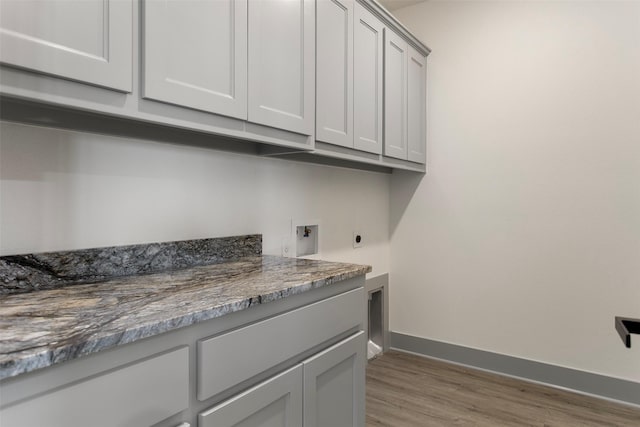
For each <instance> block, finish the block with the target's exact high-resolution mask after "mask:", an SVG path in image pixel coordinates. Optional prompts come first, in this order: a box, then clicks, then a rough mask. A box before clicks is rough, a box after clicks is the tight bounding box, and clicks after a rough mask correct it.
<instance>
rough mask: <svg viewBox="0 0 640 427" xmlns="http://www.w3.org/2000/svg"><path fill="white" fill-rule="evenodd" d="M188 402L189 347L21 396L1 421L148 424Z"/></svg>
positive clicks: (62, 426) (7, 424) (26, 426)
mask: <svg viewBox="0 0 640 427" xmlns="http://www.w3.org/2000/svg"><path fill="white" fill-rule="evenodd" d="M43 382H45V383H46V382H47V381H46V380H44V381H43ZM7 397H10V396H7ZM3 398H4V397H3ZM188 407H189V349H188V348H187V347H182V348H179V349H176V350H173V351H170V352H167V353H164V354H161V355H158V356H155V357H152V358H150V359H147V360H144V361H140V362H137V363H134V364H132V365H128V366H125V367H123V368H119V369H116V370H113V371H107V372H105V373H101V374H99V375H97V376H93V377H90V378H86V379H82V380H80V381H78V382H72V383H71V384H69V385H67V386H64V387H61V388H58V389H54V390H53V391H52V392H50V393H45V394H41V395H36V396H35V397H33V398H31V399H25V400H23V401H18V402H17V403H16V404H15V405H11V406H9V407H7V408H3V409H2V410H0V425H2V427H35V426H47V427H73V426H78V427H79V426H92V427H116V426H120V427H130V426H149V425H152V424H155V423H157V422H159V421H162V420H164V419H165V418H167V417H169V416H171V415H173V414H176V413H179V412H180V411H183V410H185V409H187V408H188Z"/></svg>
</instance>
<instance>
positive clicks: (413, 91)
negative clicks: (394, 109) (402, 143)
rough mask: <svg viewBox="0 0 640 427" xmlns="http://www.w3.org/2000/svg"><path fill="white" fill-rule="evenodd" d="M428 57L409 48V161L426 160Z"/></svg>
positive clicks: (420, 161)
mask: <svg viewBox="0 0 640 427" xmlns="http://www.w3.org/2000/svg"><path fill="white" fill-rule="evenodd" d="M426 59H427V58H426V57H424V56H423V55H422V54H421V53H420V52H418V51H417V50H416V49H414V48H413V47H411V46H409V57H408V65H407V146H408V156H407V160H410V161H412V162H417V163H425V160H426V131H425V129H426V127H425V123H426V119H427V117H426V96H427V92H426V77H427V74H426V68H427V67H426V65H427V62H426Z"/></svg>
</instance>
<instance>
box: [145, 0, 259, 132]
mask: <svg viewBox="0 0 640 427" xmlns="http://www.w3.org/2000/svg"><path fill="white" fill-rule="evenodd" d="M143 19H144V39H143V46H144V48H143V52H144V89H143V96H144V97H145V98H149V99H155V100H158V101H165V102H169V103H172V104H176V105H181V106H184V107H190V108H195V109H197V110H202V111H208V112H211V113H216V114H222V115H225V116H230V117H236V118H239V119H245V120H246V119H247V0H211V1H196V2H188V3H184V2H180V1H175V0H162V1H161V0H155V1H147V2H145V3H144V8H143Z"/></svg>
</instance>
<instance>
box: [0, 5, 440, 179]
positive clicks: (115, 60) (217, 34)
mask: <svg viewBox="0 0 640 427" xmlns="http://www.w3.org/2000/svg"><path fill="white" fill-rule="evenodd" d="M429 52H430V51H429V49H428V48H427V47H426V46H424V45H423V44H422V43H421V42H420V41H419V40H418V39H416V38H415V37H414V36H413V35H411V33H409V32H408V30H407V29H406V28H404V27H403V26H402V24H401V23H400V22H398V21H397V20H396V19H395V18H394V17H393V16H392V15H391V14H389V13H388V12H387V11H386V10H385V9H384V8H383V7H382V6H380V5H379V4H378V3H377V2H376V1H375V0H188V1H186V0H0V95H2V100H3V105H11V106H10V107H9V108H3V109H2V110H0V120H3V119H4V120H14V121H15V120H18V121H20V120H23V121H25V122H27V123H35V124H41V121H39V120H41V118H42V117H46V122H45V123H46V124H47V125H51V124H55V123H56V122H60V123H66V124H69V123H71V125H72V126H77V127H78V128H80V129H82V130H89V131H92V130H96V131H98V132H110V131H113V132H117V133H119V134H121V135H122V134H125V133H126V132H130V133H131V134H132V135H134V136H139V135H140V133H141V132H142V133H144V132H149V136H150V137H151V138H154V136H152V134H153V133H154V132H156V131H158V129H153V128H154V126H158V125H159V126H162V127H167V126H168V127H172V128H173V129H183V130H187V131H193V132H185V135H184V139H185V142H186V141H188V140H189V139H190V138H191V139H198V138H204V139H206V138H207V135H216V136H220V137H223V138H210V141H209V140H207V141H206V142H205V143H206V144H211V145H212V146H213V147H216V148H218V147H220V148H222V149H228V150H235V151H238V152H247V151H248V152H251V153H253V154H259V155H265V156H266V155H269V156H290V157H292V158H297V159H301V160H311V161H318V162H320V163H327V162H329V163H331V164H337V165H342V166H349V167H356V168H361V167H365V168H367V169H372V170H379V171H386V172H388V171H389V170H390V169H392V168H400V169H405V170H412V171H419V172H424V171H425V166H424V164H425V151H426V150H425V137H426V127H425V121H426V102H425V99H426V98H425V96H426V56H427V55H428V54H429ZM17 104H19V105H17ZM59 107H63V108H59ZM29 108H30V109H31V110H32V111H26V110H25V109H29ZM36 110H37V111H36ZM42 110H46V111H45V112H43V111H42ZM84 112H91V113H98V114H101V115H103V116H104V117H106V116H108V117H111V118H114V120H115V121H116V122H117V123H115V125H114V126H111V124H108V123H106V120H104V121H103V120H102V118H101V119H99V120H97V121H91V120H88V119H87V118H86V117H84V116H77V117H70V115H74V114H75V115H78V114H79V115H82V114H84ZM56 115H57V116H56ZM120 119H125V120H124V121H121V120H120ZM141 123H145V124H149V125H150V126H149V127H147V128H145V127H144V126H140V124H141ZM145 126H146V125H145ZM149 128H152V129H149ZM111 129H113V130H111ZM141 129H146V130H141ZM161 131H162V129H161ZM180 138H182V136H180ZM237 140H244V141H250V142H251V144H242V143H241V142H238V143H237V144H236V143H235V141H237ZM198 143H199V142H198ZM235 147H238V148H235ZM319 156H323V158H324V159H322V160H320V159H319ZM326 158H330V159H331V160H327V159H326ZM364 164H366V165H367V166H362V165H364Z"/></svg>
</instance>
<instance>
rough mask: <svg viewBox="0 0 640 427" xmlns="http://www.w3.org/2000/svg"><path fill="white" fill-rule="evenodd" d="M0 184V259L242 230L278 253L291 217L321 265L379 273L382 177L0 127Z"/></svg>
mask: <svg viewBox="0 0 640 427" xmlns="http://www.w3.org/2000/svg"><path fill="white" fill-rule="evenodd" d="M0 176H1V179H2V181H1V183H0V185H1V187H0V190H1V193H0V250H1V251H0V253H1V254H2V255H8V254H17V253H29V252H41V251H53V250H67V249H79V248H90V247H100V246H110V245H125V244H134V243H144V242H158V241H171V240H182V239H199V238H206V237H221V236H231V235H239V234H249V233H262V234H263V246H264V252H265V253H267V254H277V255H280V251H281V244H282V238H283V237H286V236H289V235H290V233H291V219H292V218H296V219H304V220H306V219H317V220H320V221H321V228H322V229H321V233H320V234H321V253H320V258H322V259H326V260H337V261H344V262H355V263H363V264H370V265H372V266H373V269H374V271H373V272H372V273H371V274H370V276H375V275H378V274H382V273H385V272H388V269H389V266H388V262H389V261H388V260H389V180H390V178H389V175H387V174H381V173H373V172H363V171H355V170H348V169H341V168H334V167H328V166H318V165H311V164H306V163H297V162H292V161H286V160H279V159H271V158H260V157H256V156H250V155H240V154H232V153H228V152H221V151H215V150H211V149H204V148H196V147H192V146H186V145H178V144H168V143H159V142H153V141H144V140H134V139H124V138H118V137H112V136H103V135H96V134H89V133H80V132H71V131H65V130H56V129H50V128H43V127H33V126H27V125H21V124H14V123H7V122H5V123H0ZM356 228H357V229H360V230H361V231H362V232H363V234H364V236H365V238H366V244H365V245H364V247H362V248H358V249H353V246H352V233H353V230H354V229H356Z"/></svg>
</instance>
